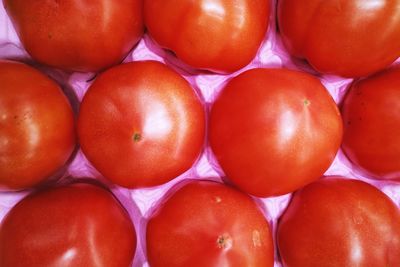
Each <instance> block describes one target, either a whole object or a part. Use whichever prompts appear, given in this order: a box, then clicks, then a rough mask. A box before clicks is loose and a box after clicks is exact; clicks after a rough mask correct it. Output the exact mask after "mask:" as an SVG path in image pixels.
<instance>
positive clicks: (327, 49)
mask: <svg viewBox="0 0 400 267" xmlns="http://www.w3.org/2000/svg"><path fill="white" fill-rule="evenodd" d="M399 5H400V0H393V1H386V0H333V1H325V0H305V1H297V0H279V1H278V22H279V28H280V32H281V34H282V38H283V42H284V44H285V45H286V47H287V49H288V50H289V52H290V53H291V54H292V55H294V56H296V57H300V58H305V59H307V60H308V62H309V63H310V64H311V65H312V66H313V67H314V68H315V69H316V70H318V71H320V72H323V73H331V74H336V75H340V76H344V77H361V76H368V75H370V74H372V73H374V72H377V71H379V70H381V69H383V68H385V67H387V66H389V65H390V64H391V63H392V62H393V61H395V60H396V59H397V58H398V57H399V56H400V9H399V8H398V7H399Z"/></svg>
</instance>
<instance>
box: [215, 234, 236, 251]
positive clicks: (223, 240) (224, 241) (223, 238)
mask: <svg viewBox="0 0 400 267" xmlns="http://www.w3.org/2000/svg"><path fill="white" fill-rule="evenodd" d="M232 243H233V240H232V237H231V236H230V235H229V234H223V235H220V236H218V238H217V246H218V248H222V249H230V248H231V247H232Z"/></svg>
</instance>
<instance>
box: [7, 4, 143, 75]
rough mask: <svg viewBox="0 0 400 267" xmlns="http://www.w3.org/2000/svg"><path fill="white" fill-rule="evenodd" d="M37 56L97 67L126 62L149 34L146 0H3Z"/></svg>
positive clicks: (74, 67)
mask: <svg viewBox="0 0 400 267" xmlns="http://www.w3.org/2000/svg"><path fill="white" fill-rule="evenodd" d="M3 3H4V7H5V9H6V11H7V13H8V15H9V16H10V18H11V20H12V22H13V24H14V27H15V29H16V31H17V33H18V36H19V38H20V40H21V42H22V44H23V45H24V47H25V49H26V50H27V52H28V53H29V54H30V55H31V56H32V57H33V59H35V60H36V61H38V62H40V63H43V64H46V65H49V66H52V67H56V68H60V69H64V70H67V71H82V72H89V71H90V72H97V71H99V70H103V69H105V68H108V67H110V66H112V65H115V64H118V63H120V62H121V61H122V60H123V58H124V57H125V56H126V55H127V54H128V52H129V51H130V50H131V49H132V47H133V46H134V45H135V44H136V43H137V42H138V41H139V39H140V38H141V36H142V34H143V28H144V26H143V14H142V9H143V0H119V1H113V0H84V1H82V0H70V1H25V0H3Z"/></svg>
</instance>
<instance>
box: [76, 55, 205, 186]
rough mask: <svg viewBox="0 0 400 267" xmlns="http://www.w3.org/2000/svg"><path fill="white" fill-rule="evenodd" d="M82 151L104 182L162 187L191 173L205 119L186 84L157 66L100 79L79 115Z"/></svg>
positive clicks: (138, 66)
mask: <svg viewBox="0 0 400 267" xmlns="http://www.w3.org/2000/svg"><path fill="white" fill-rule="evenodd" d="M78 132H79V138H80V142H81V146H82V150H83V152H84V153H85V155H86V156H87V157H88V159H89V160H90V161H91V162H92V163H93V165H94V167H96V168H97V169H98V170H99V171H100V172H101V173H102V174H103V175H104V176H105V177H106V178H108V179H110V180H111V181H112V182H114V183H116V184H119V185H122V186H125V187H130V188H136V187H147V186H154V185H159V184H162V183H165V182H167V181H169V180H171V179H173V178H175V177H176V176H178V175H180V174H181V173H183V172H184V171H186V170H187V169H189V168H190V167H191V166H192V164H193V163H194V161H195V160H196V159H197V157H198V156H199V154H200V152H201V150H202V146H203V142H204V135H205V133H204V132H205V113H204V108H203V106H202V104H201V103H200V101H199V98H198V97H197V95H196V93H195V92H194V91H193V89H192V88H191V87H190V85H189V83H188V82H187V81H186V80H185V79H184V78H183V77H181V76H180V75H179V74H178V73H176V72H175V71H173V70H172V69H170V68H168V67H167V66H165V65H163V64H161V63H159V62H155V61H143V62H132V63H127V64H123V65H120V66H117V67H114V68H112V69H110V70H108V71H106V72H104V73H103V74H101V75H100V76H99V77H98V78H97V79H96V80H95V82H94V83H93V84H92V86H91V87H90V88H89V91H88V92H87V93H86V95H85V97H84V99H83V102H82V105H81V110H80V114H79V121H78Z"/></svg>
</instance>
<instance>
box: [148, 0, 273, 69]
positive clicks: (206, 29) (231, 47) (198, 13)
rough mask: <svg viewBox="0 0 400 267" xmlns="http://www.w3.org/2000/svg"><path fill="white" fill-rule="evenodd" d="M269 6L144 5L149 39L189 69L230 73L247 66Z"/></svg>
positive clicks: (217, 1) (264, 2) (175, 1)
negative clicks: (190, 67) (168, 51)
mask: <svg viewBox="0 0 400 267" xmlns="http://www.w3.org/2000/svg"><path fill="white" fill-rule="evenodd" d="M270 8H271V7H270V1H269V0H239V1H231V0H211V1H210V0H194V1H187V0H145V1H144V18H145V24H146V26H147V29H148V31H149V33H150V35H151V36H152V38H153V39H154V40H155V41H156V42H157V43H158V44H159V45H161V46H162V47H164V48H168V49H170V50H172V51H173V52H174V53H175V54H176V55H177V57H178V58H180V59H181V60H182V61H183V62H185V63H187V64H189V65H190V66H192V67H195V68H200V69H207V70H213V71H217V72H233V71H236V70H239V69H241V68H242V67H244V66H246V65H247V64H249V63H250V61H251V60H252V59H253V58H254V57H255V55H256V53H257V50H258V48H259V47H260V45H261V42H262V40H263V38H264V36H265V34H266V31H267V29H268V24H269V13H270Z"/></svg>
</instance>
